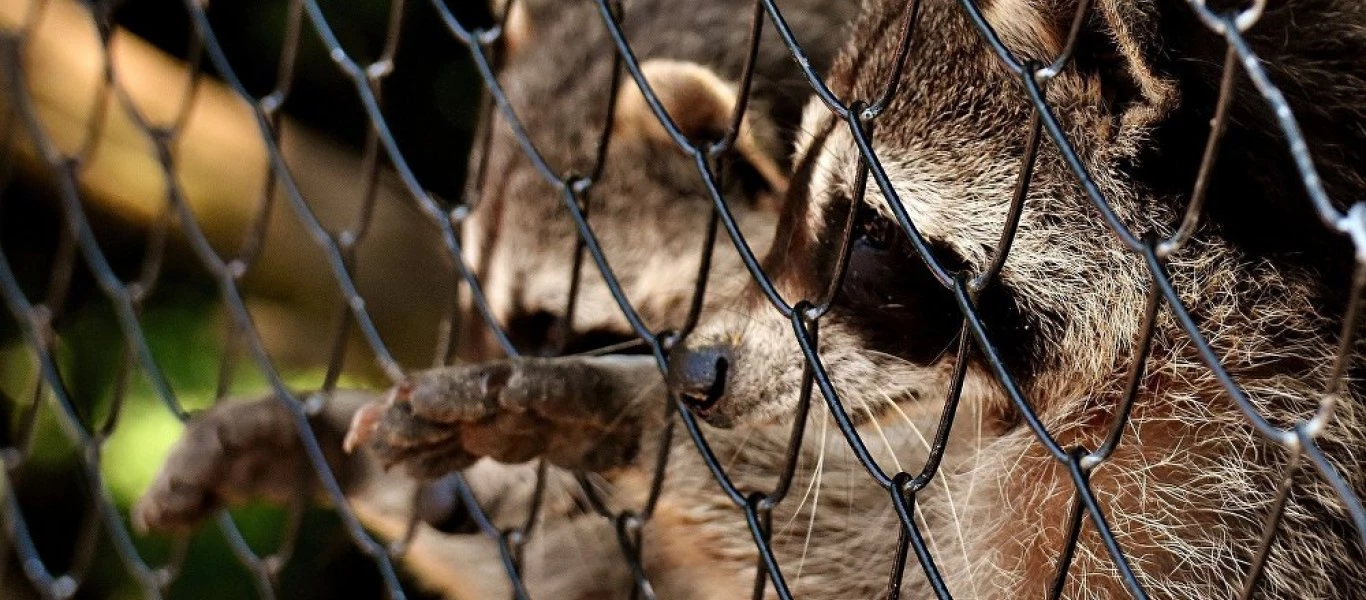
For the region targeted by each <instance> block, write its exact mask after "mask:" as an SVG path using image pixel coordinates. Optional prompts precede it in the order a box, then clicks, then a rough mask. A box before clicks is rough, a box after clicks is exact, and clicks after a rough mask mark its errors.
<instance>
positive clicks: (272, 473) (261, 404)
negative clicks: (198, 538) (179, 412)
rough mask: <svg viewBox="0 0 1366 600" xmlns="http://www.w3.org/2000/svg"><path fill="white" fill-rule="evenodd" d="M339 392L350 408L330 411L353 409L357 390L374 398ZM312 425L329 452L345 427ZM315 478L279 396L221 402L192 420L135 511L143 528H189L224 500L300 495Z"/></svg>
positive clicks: (336, 459) (335, 463)
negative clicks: (247, 400)
mask: <svg viewBox="0 0 1366 600" xmlns="http://www.w3.org/2000/svg"><path fill="white" fill-rule="evenodd" d="M338 395H340V396H345V397H344V398H340V399H339V400H338V404H343V405H344V404H346V403H348V402H349V403H350V404H351V408H350V410H347V408H346V407H345V406H333V407H329V411H336V410H347V412H348V413H349V412H350V411H353V410H354V407H355V406H358V405H360V402H356V398H357V397H360V398H365V400H366V401H369V400H372V399H373V398H374V397H373V396H369V395H362V394H358V393H354V392H339V393H338ZM338 395H334V399H337V396H338ZM324 416H326V415H324ZM342 421H343V422H344V419H343V420H342ZM314 432H315V434H316V435H317V436H318V438H319V443H320V444H321V445H322V447H323V448H324V450H325V451H327V450H332V449H333V448H335V447H336V446H337V443H336V442H337V439H338V438H339V437H340V427H338V426H336V425H332V424H329V423H327V422H326V420H325V419H324V420H323V421H322V422H315V423H314ZM328 454H329V456H328V458H329V462H331V463H332V467H333V469H334V471H335V470H337V469H338V468H339V463H340V462H341V458H342V457H341V456H340V455H339V454H338V453H337V452H336V451H335V450H333V451H332V452H329V453H328ZM313 478H314V475H313V470H312V468H311V465H310V463H309V461H308V458H307V456H306V454H305V453H304V448H303V445H302V443H301V442H300V441H299V434H298V431H297V430H296V428H295V425H294V420H293V415H292V414H291V413H290V411H288V410H286V409H285V407H284V406H282V405H281V404H280V401H279V400H278V399H276V398H275V397H266V398H262V399H258V400H256V401H252V402H228V403H223V404H220V405H218V406H215V407H214V408H212V409H210V410H209V411H207V412H205V413H203V414H201V415H198V416H196V417H195V418H194V419H193V420H192V421H191V422H190V423H189V425H188V426H187V427H186V429H185V433H184V434H183V436H182V437H181V438H180V441H178V442H177V443H176V445H175V446H174V447H173V448H172V449H171V453H170V455H169V456H168V457H167V459H166V462H165V463H164V464H163V465H162V466H161V470H160V471H159V472H158V473H157V476H156V479H155V480H153V482H152V485H151V486H150V487H149V488H148V489H147V492H146V493H144V494H143V496H142V497H141V498H139V499H138V501H137V503H136V504H135V505H134V506H133V509H132V515H131V516H132V519H133V524H134V526H135V527H137V528H138V529H139V530H140V531H148V530H155V531H185V530H188V529H191V528H193V527H195V526H197V525H198V524H199V523H200V522H202V521H204V520H205V519H207V518H208V517H210V516H211V515H212V514H213V513H214V512H215V511H217V510H218V509H220V508H223V507H225V506H231V505H235V504H240V503H244V502H248V501H251V500H265V501H270V502H280V503H283V502H286V501H288V500H290V499H291V498H296V497H298V495H299V494H301V493H307V492H308V488H309V486H310V485H311V483H312V481H313Z"/></svg>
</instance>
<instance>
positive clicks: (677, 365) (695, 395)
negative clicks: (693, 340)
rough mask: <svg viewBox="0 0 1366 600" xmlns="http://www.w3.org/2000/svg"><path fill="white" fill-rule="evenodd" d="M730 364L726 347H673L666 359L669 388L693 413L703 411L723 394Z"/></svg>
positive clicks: (729, 354)
mask: <svg viewBox="0 0 1366 600" xmlns="http://www.w3.org/2000/svg"><path fill="white" fill-rule="evenodd" d="M731 362H732V358H731V351H730V348H729V347H728V346H702V347H700V348H687V347H679V348H676V349H674V352H673V355H672V356H671V357H670V359H669V379H670V385H672V386H673V389H674V392H676V393H677V394H678V395H679V396H681V397H682V398H683V401H684V402H685V403H687V404H688V406H690V407H692V409H693V410H699V411H705V410H707V409H710V408H711V407H712V406H715V405H716V402H717V401H719V400H720V399H721V396H722V395H724V394H725V392H726V373H727V371H728V370H729V369H730V365H731Z"/></svg>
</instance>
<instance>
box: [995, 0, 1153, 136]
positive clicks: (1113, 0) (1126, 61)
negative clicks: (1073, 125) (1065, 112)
mask: <svg viewBox="0 0 1366 600" xmlns="http://www.w3.org/2000/svg"><path fill="white" fill-rule="evenodd" d="M1081 1H1082V0H1065V1H1062V2H1056V1H1055V2H1040V1H1039V0H993V1H992V2H991V4H990V5H988V6H987V8H986V13H987V20H988V21H989V22H991V24H992V26H993V27H994V28H995V29H996V30H997V33H998V34H999V35H1000V36H1001V39H1002V40H1003V41H1005V42H1006V44H1007V45H1008V46H1010V47H1011V48H1012V49H1013V50H1015V51H1016V52H1017V53H1019V54H1021V55H1023V56H1029V57H1032V58H1035V59H1037V60H1053V59H1054V58H1055V57H1056V56H1058V54H1059V53H1061V52H1062V50H1063V46H1064V45H1065V44H1066V43H1067V37H1068V34H1069V32H1070V30H1071V27H1072V21H1073V20H1074V18H1075V15H1076V8H1077V5H1078V3H1079V2H1081ZM1158 4H1159V3H1158V2H1157V1H1156V0H1093V2H1092V6H1091V7H1090V12H1089V13H1088V15H1087V16H1086V17H1084V18H1085V19H1086V20H1085V22H1083V23H1082V28H1081V31H1080V36H1081V37H1080V39H1079V42H1078V50H1077V53H1076V55H1075V56H1074V57H1073V60H1072V64H1073V65H1075V66H1076V68H1077V69H1079V70H1080V71H1081V72H1082V73H1083V74H1085V75H1088V76H1092V77H1096V78H1098V81H1099V84H1100V85H1099V88H1096V87H1094V86H1083V88H1085V89H1084V90H1078V93H1085V91H1087V90H1089V91H1091V92H1095V91H1099V93H1100V94H1102V95H1103V98H1104V99H1105V101H1106V105H1107V106H1109V107H1110V108H1111V110H1112V111H1113V112H1114V114H1116V116H1118V117H1119V118H1120V120H1121V122H1122V123H1123V124H1126V125H1137V126H1142V125H1149V124H1152V123H1154V122H1156V121H1159V120H1161V119H1162V118H1163V117H1165V116H1166V115H1167V114H1168V113H1169V112H1170V111H1171V109H1172V108H1173V107H1174V106H1175V105H1176V101H1177V94H1178V90H1177V87H1176V84H1175V82H1174V81H1173V80H1172V79H1170V78H1169V77H1166V76H1164V75H1163V74H1162V73H1161V70H1160V69H1159V65H1158V62H1159V60H1161V58H1162V52H1163V48H1162V44H1163V39H1162V31H1161V29H1162V20H1161V17H1162V15H1161V13H1160V9H1159V7H1158Z"/></svg>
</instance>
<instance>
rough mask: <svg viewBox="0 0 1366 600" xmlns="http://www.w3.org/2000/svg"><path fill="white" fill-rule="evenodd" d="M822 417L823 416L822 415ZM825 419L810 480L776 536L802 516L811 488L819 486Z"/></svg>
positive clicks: (785, 531)
mask: <svg viewBox="0 0 1366 600" xmlns="http://www.w3.org/2000/svg"><path fill="white" fill-rule="evenodd" d="M822 416H824V415H822ZM825 423H826V422H825V419H824V418H822V419H821V442H820V446H819V447H818V451H817V453H816V466H815V468H814V469H813V471H812V475H811V479H810V480H808V481H807V482H806V490H805V491H804V492H802V498H801V500H798V501H797V507H796V508H794V509H792V516H791V517H789V518H788V520H787V522H786V523H783V527H782V529H779V530H778V535H783V534H785V533H787V530H788V529H789V528H790V527H791V526H792V524H793V523H794V522H796V521H797V517H798V516H800V515H801V514H802V508H803V507H805V506H806V500H807V498H810V497H811V492H812V488H814V487H815V486H817V485H819V481H820V474H821V470H822V469H823V468H824V467H825V437H826V436H825Z"/></svg>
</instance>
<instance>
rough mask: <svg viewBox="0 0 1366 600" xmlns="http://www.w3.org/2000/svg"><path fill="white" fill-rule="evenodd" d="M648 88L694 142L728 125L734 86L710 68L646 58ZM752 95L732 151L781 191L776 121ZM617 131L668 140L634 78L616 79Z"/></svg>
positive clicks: (720, 132)
mask: <svg viewBox="0 0 1366 600" xmlns="http://www.w3.org/2000/svg"><path fill="white" fill-rule="evenodd" d="M640 69H641V72H642V73H643V74H644V75H645V79H646V81H648V82H649V83H650V88H651V89H652V90H654V93H655V96H656V97H657V98H659V102H660V104H661V105H663V107H664V110H665V111H666V112H668V113H669V118H671V119H673V121H674V124H676V125H677V126H678V128H679V130H680V131H682V132H683V135H685V136H687V137H688V139H689V140H692V141H694V142H702V141H707V140H719V139H721V137H722V136H724V135H725V134H726V131H727V130H728V129H729V128H730V125H731V119H732V115H733V114H734V111H735V103H736V101H737V98H738V97H739V92H738V91H737V90H736V87H735V86H734V85H732V84H731V83H729V82H726V81H725V80H723V79H721V77H720V76H718V75H717V74H716V73H715V72H713V71H712V70H711V69H709V68H707V67H704V66H702V65H699V64H697V63H693V62H687V61H678V60H670V59H651V60H648V61H645V62H644V63H643V64H641V66H640ZM755 104H756V103H755V102H753V101H751V103H750V105H749V107H748V109H747V110H746V111H745V117H744V119H743V121H742V122H741V125H740V132H739V135H738V136H736V139H735V151H736V152H737V153H738V154H739V155H740V157H741V158H743V159H744V160H745V162H746V163H748V166H749V167H751V168H752V169H753V171H754V172H755V173H757V174H758V175H759V177H761V178H762V179H763V182H764V184H765V185H767V187H769V188H770V189H771V190H772V191H773V192H774V193H776V194H778V195H779V196H780V197H781V195H782V194H783V193H784V192H786V190H787V185H788V176H787V172H786V170H785V169H784V168H783V166H782V164H781V163H780V162H779V161H780V159H779V158H778V157H779V156H780V155H781V152H782V151H781V143H780V142H779V141H778V134H777V131H776V129H777V128H776V127H775V126H774V125H773V124H772V123H770V122H769V121H768V120H766V119H764V118H763V117H762V116H761V115H763V114H765V113H764V110H763V107H762V106H756V105H755ZM616 128H617V129H616V132H617V134H618V135H634V136H639V137H644V138H647V139H652V140H656V141H660V142H670V143H671V142H672V140H671V138H670V136H669V133H668V131H667V130H666V129H665V128H664V125H663V124H662V123H660V122H659V119H658V118H657V117H656V116H655V113H654V111H652V110H650V105H649V104H648V103H647V102H646V101H645V96H644V95H643V94H642V93H641V91H640V88H638V87H637V86H636V84H635V82H634V81H632V80H629V79H628V80H627V81H624V82H623V83H622V84H621V89H620V90H619V91H618V93H617V106H616Z"/></svg>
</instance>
